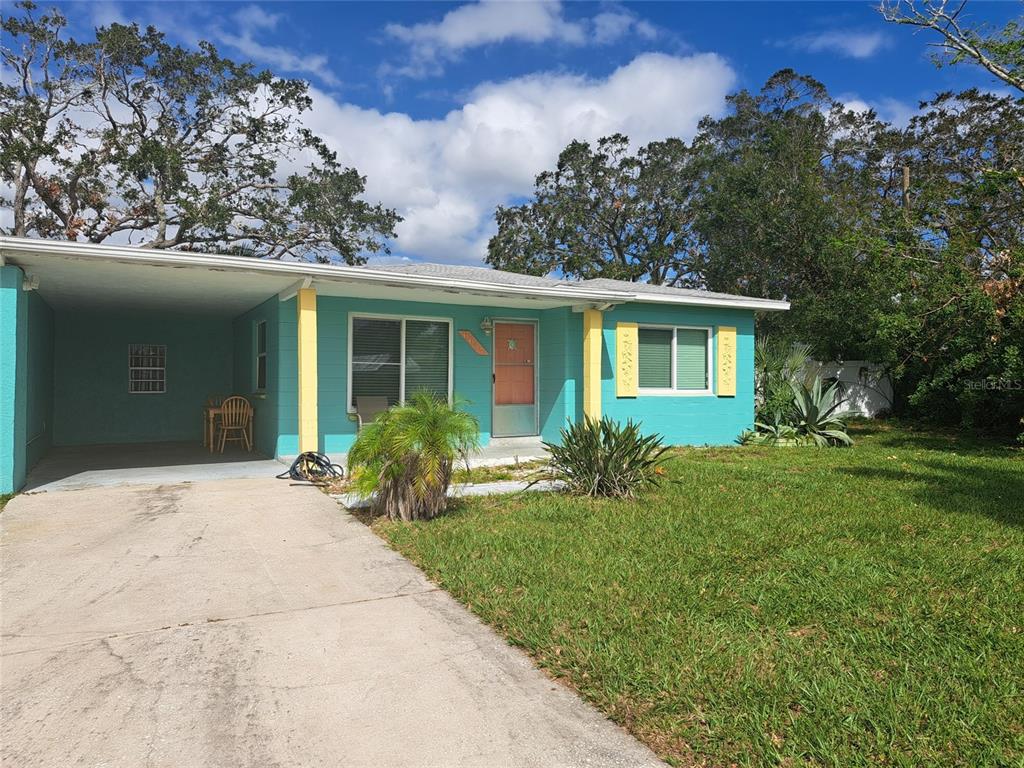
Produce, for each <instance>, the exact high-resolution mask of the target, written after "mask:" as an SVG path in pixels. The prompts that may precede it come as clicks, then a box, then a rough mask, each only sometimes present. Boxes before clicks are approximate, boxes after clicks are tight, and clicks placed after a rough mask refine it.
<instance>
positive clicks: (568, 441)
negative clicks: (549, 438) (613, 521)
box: [534, 416, 668, 498]
mask: <svg viewBox="0 0 1024 768" xmlns="http://www.w3.org/2000/svg"><path fill="white" fill-rule="evenodd" d="M544 447H545V448H547V449H548V451H549V452H550V454H551V458H550V459H549V461H548V465H547V466H546V467H545V468H544V469H542V470H540V472H539V473H538V477H537V478H536V479H535V480H534V482H539V481H540V480H555V481H558V482H561V483H563V484H564V485H565V488H566V490H567V491H569V492H570V493H574V494H578V495H582V496H611V497H615V498H634V497H636V496H637V495H638V494H639V493H641V492H642V491H644V490H646V489H647V488H649V487H651V486H654V485H657V484H658V482H659V480H660V479H661V477H662V475H663V474H664V468H663V460H664V457H665V453H666V451H668V448H667V447H666V446H665V445H663V444H662V438H661V436H660V435H647V436H644V435H642V434H641V433H640V428H639V427H638V426H637V425H636V424H634V423H633V422H632V421H627V422H626V424H625V426H623V425H621V424H619V423H618V422H616V421H612V420H611V419H610V418H608V417H607V416H606V417H604V418H602V419H600V420H597V419H586V418H585V419H584V420H583V421H580V422H576V423H574V424H573V423H570V424H569V426H568V427H567V428H566V429H563V430H562V432H561V444H560V445H558V444H554V443H544Z"/></svg>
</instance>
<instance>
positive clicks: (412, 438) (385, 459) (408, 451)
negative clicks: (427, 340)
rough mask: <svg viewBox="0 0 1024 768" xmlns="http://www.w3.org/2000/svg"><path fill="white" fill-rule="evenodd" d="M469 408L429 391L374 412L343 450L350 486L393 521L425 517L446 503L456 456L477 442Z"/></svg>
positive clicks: (432, 514)
mask: <svg viewBox="0 0 1024 768" xmlns="http://www.w3.org/2000/svg"><path fill="white" fill-rule="evenodd" d="M479 431H480V426H479V424H478V423H477V420H476V418H474V417H473V416H472V415H470V414H469V413H466V412H465V411H463V410H460V409H459V408H458V407H456V406H455V405H451V404H449V403H448V402H447V400H444V399H442V398H439V397H437V396H436V395H434V394H431V393H429V392H417V393H415V394H413V395H412V396H411V397H410V398H409V400H408V401H407V402H406V403H405V404H403V405H398V406H395V407H393V408H389V409H388V410H387V411H384V412H383V413H381V414H379V415H378V416H377V418H376V419H375V420H374V421H373V422H372V423H370V424H367V425H366V426H365V427H363V429H361V430H360V432H359V435H358V436H357V437H356V442H355V444H354V445H353V446H352V449H351V450H350V451H349V454H348V461H349V468H350V469H351V470H352V476H353V487H354V489H355V491H356V493H358V494H359V495H360V496H361V497H362V498H365V499H373V506H374V508H375V511H376V512H377V513H378V514H383V515H387V516H388V517H389V518H390V519H392V520H430V519H432V518H434V517H436V516H437V515H439V514H440V513H441V512H443V511H444V510H445V509H446V508H447V504H448V488H449V486H450V485H451V480H452V473H453V471H454V469H455V464H456V462H457V461H458V460H459V458H465V457H466V456H467V455H468V454H469V452H470V451H472V450H474V449H476V448H477V446H478V445H479Z"/></svg>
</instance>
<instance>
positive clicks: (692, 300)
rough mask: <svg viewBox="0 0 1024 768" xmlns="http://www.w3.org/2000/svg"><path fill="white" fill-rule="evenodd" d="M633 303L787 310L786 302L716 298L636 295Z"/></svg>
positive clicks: (772, 310) (787, 304) (770, 310)
mask: <svg viewBox="0 0 1024 768" xmlns="http://www.w3.org/2000/svg"><path fill="white" fill-rule="evenodd" d="M633 301H636V302H642V303H645V304H682V305H686V306H693V307H722V308H727V309H749V310H757V311H758V312H785V311H786V310H788V309H789V302H788V301H778V300H776V299H748V298H739V297H737V298H735V299H726V298H720V297H718V296H666V295H657V294H643V293H638V294H635V295H634V297H633Z"/></svg>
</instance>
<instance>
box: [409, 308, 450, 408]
mask: <svg viewBox="0 0 1024 768" xmlns="http://www.w3.org/2000/svg"><path fill="white" fill-rule="evenodd" d="M420 391H426V392H430V393H432V394H435V395H437V396H439V397H443V398H444V399H446V400H447V399H448V323H445V322H439V321H437V320H406V321H405V397H409V395H411V394H413V393H414V392H420Z"/></svg>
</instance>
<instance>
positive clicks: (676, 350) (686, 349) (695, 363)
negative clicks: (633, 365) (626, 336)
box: [637, 327, 711, 394]
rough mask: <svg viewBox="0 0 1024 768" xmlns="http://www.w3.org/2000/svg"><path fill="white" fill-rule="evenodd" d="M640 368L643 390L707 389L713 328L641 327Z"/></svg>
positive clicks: (683, 390)
mask: <svg viewBox="0 0 1024 768" xmlns="http://www.w3.org/2000/svg"><path fill="white" fill-rule="evenodd" d="M637 345H638V350H637V353H638V354H637V367H638V374H639V386H640V389H641V390H648V391H654V390H656V391H658V392H661V393H666V394H667V393H670V392H673V391H678V392H687V391H689V392H707V391H709V389H710V378H709V375H710V374H709V371H708V358H709V357H710V345H711V329H710V328H642V327H641V328H639V329H638V330H637Z"/></svg>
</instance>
